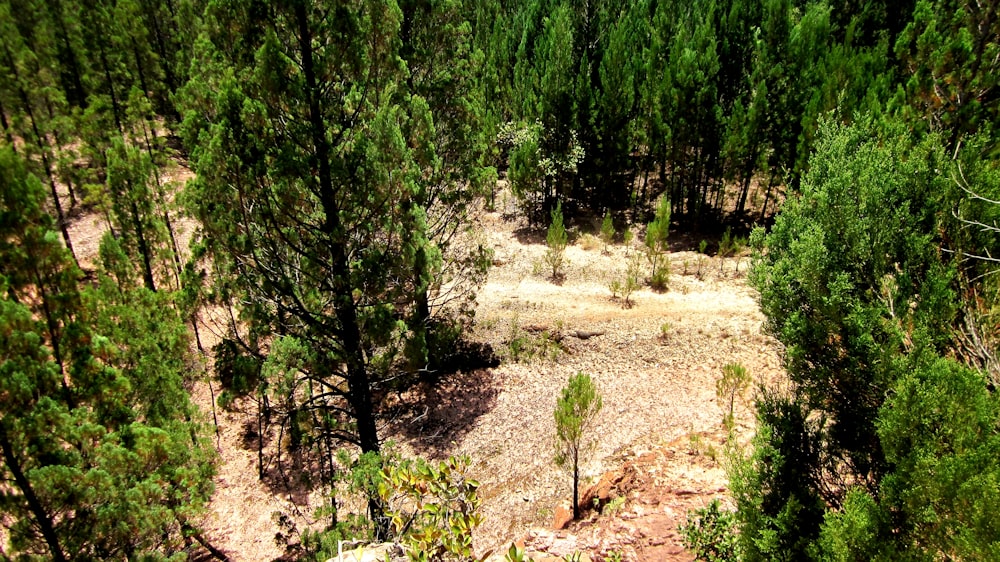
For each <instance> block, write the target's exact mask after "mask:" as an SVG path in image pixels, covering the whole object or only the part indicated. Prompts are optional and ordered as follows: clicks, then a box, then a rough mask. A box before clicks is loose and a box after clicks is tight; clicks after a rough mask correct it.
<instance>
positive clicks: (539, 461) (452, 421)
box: [390, 214, 781, 551]
mask: <svg viewBox="0 0 1000 562" xmlns="http://www.w3.org/2000/svg"><path fill="white" fill-rule="evenodd" d="M482 223H483V224H484V226H485V228H486V230H487V233H488V238H489V242H490V243H491V245H492V246H493V248H494V249H495V252H496V263H497V264H499V265H497V266H495V267H494V268H493V269H492V270H491V272H490V277H489V281H488V283H487V284H486V286H485V287H483V289H482V290H481V291H480V292H479V294H478V299H477V308H476V322H477V330H476V337H477V338H481V339H482V340H485V341H489V342H491V343H492V344H493V346H494V347H495V349H497V350H498V352H500V353H501V354H503V353H508V354H509V352H510V341H511V339H512V338H513V337H517V336H524V337H528V338H531V337H534V338H536V339H537V338H539V337H540V336H539V335H538V332H537V330H538V329H539V328H547V329H548V330H549V331H550V332H553V333H558V334H560V335H562V336H563V337H562V340H561V345H562V348H563V349H562V351H559V352H557V353H555V358H554V359H550V358H534V359H531V360H529V361H526V362H506V363H505V364H503V365H502V366H500V367H499V368H496V369H492V370H485V371H479V372H476V373H471V374H466V375H461V374H460V375H455V376H453V377H451V378H449V379H447V380H445V381H444V385H443V389H441V390H439V391H436V394H434V395H433V396H432V398H434V399H432V400H427V398H428V396H426V395H424V394H422V393H419V392H416V393H413V394H412V395H411V396H408V397H406V398H408V399H410V400H411V401H412V406H413V407H412V409H411V412H412V413H411V414H410V416H409V418H404V419H401V420H397V422H396V423H395V424H394V425H393V427H392V430H391V431H390V435H391V436H393V437H394V438H396V439H398V440H399V441H400V442H401V443H402V444H403V445H404V446H405V447H406V448H407V449H408V450H409V451H412V452H413V453H416V454H423V455H427V456H434V457H436V456H442V455H446V454H465V455H469V456H470V457H471V458H472V459H473V462H474V469H473V476H474V477H476V478H477V479H479V480H480V482H481V483H482V488H481V489H480V495H481V497H482V499H483V508H482V511H483V514H484V515H485V523H484V524H483V526H482V527H480V529H479V530H478V531H477V534H476V544H477V547H478V548H479V549H480V551H485V550H488V549H498V548H500V547H501V546H503V545H505V544H508V543H510V542H511V541H513V540H516V539H517V538H518V537H522V536H524V535H525V533H526V532H527V531H528V530H529V529H530V528H532V527H540V526H541V527H544V526H548V525H549V524H551V519H552V513H553V511H554V509H555V508H556V507H557V506H558V505H561V504H566V503H567V502H568V500H569V498H570V495H571V481H570V479H569V477H568V476H567V474H566V473H565V472H563V471H561V470H560V469H558V468H557V467H556V466H555V465H554V463H553V460H552V459H553V438H554V422H553V414H552V412H553V409H554V408H555V402H556V398H557V396H558V394H559V391H560V389H561V388H562V387H563V386H564V385H565V384H566V380H567V379H568V377H569V376H571V375H573V374H575V373H577V372H580V371H583V372H587V373H589V374H591V375H592V376H593V378H594V380H595V383H596V384H597V386H598V388H599V390H600V391H601V393H602V395H603V397H604V409H603V411H602V413H601V415H600V420H599V421H598V423H597V426H596V427H595V429H594V431H593V435H594V437H595V438H596V448H595V450H594V452H593V454H592V455H591V459H592V462H590V463H588V464H587V466H586V468H585V471H584V477H585V478H587V479H594V478H596V477H598V476H599V475H600V474H602V473H603V472H605V471H608V470H612V469H614V468H616V467H618V466H619V465H621V464H622V463H623V462H624V461H625V460H627V459H635V458H639V457H641V456H642V455H644V454H646V453H650V452H654V453H655V454H656V455H659V456H658V457H657V458H661V459H673V458H674V457H673V456H671V455H668V454H666V453H664V451H666V450H668V449H664V447H665V446H666V445H667V444H669V443H675V444H676V443H677V442H678V440H681V441H684V440H686V439H687V438H688V436H689V435H692V434H704V435H708V436H712V435H716V436H717V435H718V434H719V431H718V430H719V428H720V422H721V418H722V414H723V410H722V409H721V408H720V406H719V404H718V403H717V399H716V396H715V381H716V379H717V378H718V377H719V375H720V373H721V368H722V366H723V365H725V364H727V363H731V362H739V363H742V364H743V365H744V366H746V367H747V368H748V369H749V370H750V372H751V373H752V374H753V375H754V377H755V380H760V381H763V380H772V379H774V378H775V377H778V376H780V372H781V371H780V363H779V358H778V354H777V346H776V343H775V342H774V340H772V339H771V338H769V337H766V336H764V335H763V334H762V333H761V325H762V322H763V316H762V315H761V313H760V311H759V309H758V307H757V304H756V301H755V300H754V293H753V291H752V290H751V289H749V288H748V287H747V286H746V282H745V278H744V273H743V272H742V271H741V272H740V273H739V274H737V273H736V271H735V266H736V261H735V260H732V259H730V260H727V263H726V264H725V268H726V269H725V273H724V274H720V272H719V261H718V260H717V259H716V260H712V261H710V262H709V263H707V264H704V267H703V268H702V276H701V278H699V277H698V276H696V275H694V273H695V270H696V263H697V259H698V257H697V255H696V254H694V253H691V252H678V253H674V254H671V255H670V259H671V262H672V269H673V271H674V275H673V276H672V277H671V280H670V286H669V290H667V291H665V292H662V293H657V292H652V291H647V290H644V291H638V292H636V293H635V294H634V295H633V296H632V299H631V300H633V301H634V303H635V304H634V306H633V307H631V308H623V306H622V303H621V302H620V301H617V300H612V299H611V298H610V297H611V293H610V291H609V289H608V280H609V279H610V278H612V276H615V275H618V276H619V277H620V276H622V275H623V272H624V268H625V263H626V261H627V258H626V255H627V253H628V252H635V251H637V248H630V249H627V248H624V247H622V246H620V245H619V246H615V247H612V248H611V249H610V253H609V254H607V255H604V254H602V252H601V249H599V248H598V249H593V250H589V251H588V250H584V249H583V248H581V247H580V246H575V245H574V246H570V247H569V248H568V249H567V261H568V265H567V268H566V274H565V278H564V280H562V281H561V283H558V284H557V283H553V282H552V281H551V280H549V279H547V278H546V276H545V274H544V273H542V274H538V273H536V271H537V270H538V267H537V266H536V265H535V264H537V263H539V262H540V261H541V260H542V257H543V255H544V251H545V246H544V245H543V244H542V243H540V242H537V243H532V242H533V241H535V240H539V241H540V240H541V239H542V235H540V234H538V233H535V234H534V235H532V233H530V232H527V233H526V232H525V231H524V230H523V229H522V230H517V229H518V228H522V227H523V225H519V224H512V223H510V222H507V221H504V220H503V219H502V218H501V217H500V216H499V215H497V214H487V215H484V217H483V221H482ZM522 240H524V241H525V242H522ZM685 261H687V262H688V265H687V270H688V272H689V274H688V275H683V271H684V269H685V266H684V262H685ZM744 261H745V260H744ZM744 267H745V264H744ZM664 324H666V328H665V329H663V326H664ZM515 326H516V327H515ZM529 330H536V332H531V331H529ZM578 330H579V331H583V332H603V335H598V336H594V337H590V338H588V339H579V338H576V337H573V336H572V335H570V334H572V333H573V332H576V331H578ZM552 347H554V346H550V350H551V348H552ZM751 418H752V416H751V415H750V414H749V412H747V411H746V410H745V408H742V407H741V409H740V411H739V413H738V416H737V420H738V421H739V422H742V424H743V425H741V426H740V427H739V429H740V432H741V433H742V434H744V435H746V434H748V433H749V431H748V430H749V429H750V428H749V427H748V426H747V425H745V424H746V423H748V422H750V421H751ZM709 439H711V438H709ZM720 448H721V447H720ZM674 464H677V465H678V466H681V465H683V464H684V463H680V462H679V461H678V462H677V463H674V462H672V461H669V462H665V465H664V466H666V467H670V468H671V469H673V468H677V467H675V466H673V465H674ZM691 471H693V472H694V474H693V475H691V477H692V478H695V479H698V478H702V477H703V476H708V477H709V482H708V483H707V484H706V486H703V488H704V489H711V490H712V491H718V490H719V489H722V488H723V487H724V485H725V481H724V477H723V475H722V473H721V471H719V470H715V471H714V472H711V471H709V470H708V469H704V467H703V466H702V465H701V464H699V465H696V466H695V467H694V468H691V469H690V470H689V471H688V472H691ZM702 473H703V474H702ZM685 474H686V473H685ZM677 484H678V483H677V482H665V483H664V485H667V486H670V485H675V486H676V485H677ZM705 501H706V502H707V499H706V500H705ZM664 507H666V508H671V507H670V505H669V503H668V504H665V505H664ZM671 509H673V508H671ZM683 511H685V510H682V512H683Z"/></svg>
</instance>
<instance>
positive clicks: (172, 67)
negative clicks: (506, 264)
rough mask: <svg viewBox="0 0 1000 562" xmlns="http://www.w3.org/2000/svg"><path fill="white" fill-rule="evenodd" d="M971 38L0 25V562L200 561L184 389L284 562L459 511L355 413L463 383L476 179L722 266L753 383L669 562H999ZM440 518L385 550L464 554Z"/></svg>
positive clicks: (711, 24)
mask: <svg viewBox="0 0 1000 562" xmlns="http://www.w3.org/2000/svg"><path fill="white" fill-rule="evenodd" d="M998 8H1000V2H997V1H995V0H981V1H977V0H915V1H913V0H911V1H904V2H900V3H896V2H891V3H890V2H877V1H866V0H855V1H839V0H830V1H797V0H795V1H793V0H688V1H684V2H681V1H679V0H663V1H660V0H629V1H627V0H594V1H581V2H568V1H565V0H483V1H468V0H398V1H397V0H347V1H330V2H313V1H307V0H292V1H288V2H275V3H270V2H265V1H260V0H210V1H204V0H165V1H162V2H160V1H152V0H117V1H115V0H86V1H82V2H70V1H67V0H3V1H2V2H0V127H2V129H3V138H2V139H0V168H2V172H0V293H2V296H0V299H2V300H0V307H2V315H0V333H2V336H3V337H2V338H0V357H2V362H0V397H2V400H0V453H2V464H0V479H2V486H0V490H2V493H0V510H2V516H0V522H2V524H3V527H4V528H5V533H4V539H5V543H4V545H3V548H2V550H0V554H2V557H3V558H4V559H11V560H41V559H52V560H57V561H58V560H69V559H73V560H110V559H114V560H125V559H129V560H133V559H135V560H139V559H141V560H159V559H171V560H177V559H184V557H185V556H186V553H188V552H190V548H191V545H192V544H193V543H201V544H203V545H204V547H205V548H209V549H211V544H210V541H208V540H206V539H205V538H204V537H203V536H202V533H201V532H200V530H199V528H198V526H197V521H198V517H199V514H201V513H202V512H203V511H204V509H205V506H206V503H207V502H208V501H209V499H210V498H211V494H212V488H213V484H212V481H213V475H214V467H215V462H216V460H215V453H214V449H213V447H212V445H211V424H210V423H209V419H210V416H211V413H210V412H202V411H199V408H198V407H196V406H195V405H194V404H193V403H192V400H191V397H190V390H191V388H192V386H193V385H194V384H196V383H199V384H200V381H203V380H210V381H211V382H212V384H213V385H214V386H213V388H214V389H220V393H219V395H218V396H217V398H218V403H219V406H220V407H225V406H226V404H227V403H231V402H232V401H235V400H242V401H245V402H246V403H248V404H253V408H254V410H255V411H256V412H257V414H256V415H257V419H258V423H259V424H261V426H263V425H274V426H280V428H281V429H282V431H283V432H284V434H287V436H288V439H287V447H289V448H292V449H297V450H299V451H304V452H305V453H306V454H308V455H309V457H310V458H311V459H313V461H314V462H312V463H311V464H309V470H312V471H314V479H315V480H316V481H317V482H322V483H323V485H324V486H327V487H328V489H329V493H328V497H329V498H330V499H329V505H328V506H326V508H325V511H324V517H325V520H326V521H327V522H328V525H327V528H326V529H324V530H321V531H316V532H315V533H312V532H310V533H306V535H307V536H305V537H304V538H303V539H302V542H301V546H300V551H299V555H300V556H301V557H302V558H303V559H314V558H318V559H321V560H324V559H326V558H325V557H328V556H330V555H331V554H332V553H333V552H335V550H336V548H335V546H333V545H335V540H336V539H337V538H341V537H347V536H366V537H372V538H374V539H379V540H383V539H388V538H390V537H391V536H393V535H394V534H398V533H399V532H400V528H399V526H397V525H393V517H394V513H393V512H392V506H391V505H390V502H389V501H388V498H389V496H390V495H391V494H392V492H391V491H389V492H387V491H386V487H387V483H388V484H391V485H392V486H394V487H395V488H396V491H397V492H399V490H404V491H409V492H414V493H416V492H420V491H426V490H427V486H428V484H427V483H426V482H423V481H422V480H421V479H428V480H431V481H432V483H431V488H432V489H437V490H439V491H441V493H442V494H444V493H445V492H447V493H451V494H452V495H453V496H454V497H458V496H461V497H462V498H464V499H463V500H462V502H460V503H462V505H463V506H466V504H472V503H474V499H472V498H470V497H469V494H472V495H474V486H472V487H470V486H469V485H467V484H465V483H463V482H459V483H456V482H455V481H453V480H449V478H450V476H449V475H450V474H452V473H453V472H460V470H459V469H460V466H458V465H454V466H450V467H443V468H442V469H441V470H437V469H428V468H426V466H424V467H422V468H412V469H411V468H407V467H408V466H409V465H407V464H406V463H402V464H400V462H401V461H398V460H393V459H391V458H386V457H384V456H382V455H381V454H380V453H381V452H382V445H383V436H382V435H380V434H379V429H378V428H379V425H378V417H379V412H380V400H381V399H382V398H383V397H384V395H385V392H386V390H387V389H390V388H397V387H398V386H399V385H405V384H406V383H407V381H408V380H411V379H412V378H413V377H418V376H420V375H421V374H422V373H426V372H430V371H433V370H435V369H437V368H439V367H440V368H444V367H443V366H444V365H447V364H454V363H455V362H461V361H463V360H467V358H466V357H464V356H460V355H461V354H462V353H463V350H467V349H468V346H467V345H465V344H463V333H464V332H465V331H466V330H467V329H468V328H469V325H470V322H471V315H470V314H469V312H470V310H471V307H473V306H474V302H473V300H472V297H473V295H474V293H475V290H476V289H477V288H478V287H479V286H480V285H481V283H482V282H483V279H484V278H485V276H486V274H487V272H488V267H489V265H490V263H491V261H492V260H491V255H490V252H489V249H488V248H485V247H483V246H482V245H477V244H474V243H472V244H470V243H468V240H470V239H473V240H474V237H470V236H471V235H470V233H469V231H470V229H473V228H474V224H473V223H472V222H471V221H470V220H469V219H468V217H469V213H470V211H471V210H472V209H474V208H477V207H479V206H487V207H490V206H493V205H495V204H496V197H497V196H498V195H497V185H498V183H497V182H498V179H501V180H506V182H507V185H509V188H510V193H512V194H513V197H515V198H516V201H517V205H518V206H519V207H520V208H521V209H522V210H523V212H524V214H525V216H527V217H528V218H529V221H531V222H532V223H533V224H535V225H538V226H545V225H547V224H548V221H549V217H550V216H553V215H552V212H553V211H554V210H556V209H559V213H560V216H561V214H562V213H565V215H566V217H567V218H568V219H569V220H570V221H577V222H578V223H579V224H584V223H586V222H587V221H589V220H592V219H593V218H595V217H598V218H599V217H603V216H610V217H611V218H612V220H613V222H614V223H615V224H616V225H618V226H619V227H624V226H626V225H635V227H636V228H640V229H644V228H645V226H644V225H645V224H646V223H647V222H648V221H650V220H653V219H654V217H655V220H663V221H666V222H669V223H670V226H671V227H672V230H673V231H674V232H694V231H697V232H709V233H714V232H721V231H722V229H723V228H725V227H727V226H728V227H730V228H732V229H734V231H736V232H739V233H742V234H750V243H751V246H752V247H753V251H754V265H753V268H752V272H751V274H750V282H751V283H752V284H753V286H754V287H755V288H756V289H757V290H758V291H759V293H760V304H761V307H762V309H763V311H764V313H765V314H766V316H767V318H768V324H767V328H768V330H769V331H770V333H771V334H773V335H774V336H775V337H776V338H777V339H778V340H779V341H780V342H781V344H782V345H783V353H784V361H785V366H786V369H787V373H788V378H789V383H788V385H786V386H784V387H782V388H780V389H779V388H762V389H760V390H759V392H758V395H757V400H756V412H757V418H758V421H757V424H758V433H757V436H756V437H755V438H754V441H753V444H752V446H751V447H750V448H749V449H748V450H746V451H742V452H739V451H737V452H733V453H732V458H731V459H730V462H729V464H730V467H729V473H730V479H731V488H732V493H733V498H734V500H735V506H736V510H735V511H734V512H732V513H724V514H722V515H719V514H718V513H715V516H714V517H707V516H706V517H703V518H702V519H700V521H701V523H700V525H701V527H700V530H701V532H700V534H697V536H696V539H695V540H693V543H692V546H693V548H695V551H696V552H697V553H698V556H699V557H701V558H702V559H706V560H715V559H718V560H723V559H726V560H729V559H739V560H809V559H816V560H940V559H949V560H950V559H968V560H996V559H1000V538H998V537H1000V519H998V518H997V515H996V514H997V513H998V512H1000V467H998V465H997V462H996V460H997V458H998V457H1000V397H998V394H997V389H998V384H1000V356H998V355H997V342H998V338H1000V300H998V289H1000V277H998V275H997V272H998V271H1000V222H998V220H1000V169H998V161H997V155H998V153H1000V146H998V144H997V140H998V136H997V135H998V134H1000V88H998V85H997V80H998V79H1000V9H998ZM172 161H183V162H185V163H187V165H189V166H190V167H191V169H192V171H193V172H194V178H193V179H191V180H190V181H188V182H186V184H185V185H184V187H183V189H178V187H177V185H175V184H174V183H173V182H172V181H170V180H169V179H168V178H167V177H165V175H164V173H163V170H164V169H165V167H166V166H167V164H168V163H169V162H172ZM658 206H659V207H661V209H660V210H659V212H658V211H657V207H658ZM667 207H669V208H667ZM84 210H87V211H93V212H97V213H99V215H100V216H101V217H103V220H104V222H105V223H106V233H105V235H104V237H103V239H102V240H101V242H100V250H99V255H98V256H97V258H96V259H95V260H94V263H93V264H92V265H91V264H89V263H88V264H86V265H85V269H84V268H81V265H83V264H81V262H80V261H79V256H78V253H77V251H76V250H75V248H74V242H76V241H75V240H73V239H72V238H71V236H70V233H69V230H68V225H69V224H70V221H71V220H73V217H74V216H78V215H79V214H80V213H82V212H84ZM664 217H669V218H664ZM179 218H183V219H185V220H194V221H196V223H197V225H198V228H197V233H196V236H195V238H194V240H192V242H191V245H190V247H186V244H183V243H182V241H181V240H180V238H179V237H178V236H177V228H176V222H177V221H178V220H179ZM755 226H756V228H755ZM751 232H752V234H751ZM666 233H667V230H666V227H664V230H663V237H664V239H665V238H666ZM208 311H211V312H212V314H215V315H221V316H222V317H225V318H227V319H228V325H229V330H228V333H226V334H225V337H224V338H223V339H222V341H221V343H218V344H217V345H214V346H212V348H211V349H206V347H207V346H204V345H203V343H202V338H201V335H200V334H199V318H200V317H201V315H203V314H207V313H208ZM202 357H210V358H211V360H212V362H211V366H210V368H209V369H208V372H207V373H203V372H202V370H201V368H200V367H199V365H200V364H201V358H202ZM263 447H264V445H263V443H261V444H260V450H259V454H260V455H261V464H260V476H261V478H263V477H264V466H263V465H264V461H263V455H264V451H263ZM455 462H457V461H455ZM458 464H461V463H458ZM438 480H443V482H444V483H442V482H438ZM342 494H343V495H353V496H355V497H361V498H363V501H362V502H361V503H366V504H367V509H355V510H353V511H357V512H356V513H351V511H352V510H351V509H349V508H348V507H347V506H348V505H349V502H348V503H342V502H341V498H340V497H339V496H340V495H342ZM455 501H458V500H455ZM355 503H357V502H355ZM350 505H354V504H350ZM428 505H430V504H428ZM443 505H453V504H443ZM459 511H460V512H461V513H460V515H461V516H462V517H458V516H457V515H447V516H446V515H442V514H441V513H439V512H435V513H432V514H426V515H427V517H425V518H424V519H421V520H420V521H419V522H418V523H415V524H413V525H408V526H406V528H405V529H404V530H405V532H407V533H410V534H411V535H415V534H418V533H419V538H417V539H413V540H415V541H417V542H418V543H419V544H421V545H422V546H423V547H424V548H426V549H427V552H429V553H430V554H426V556H429V557H430V558H433V559H444V558H448V557H453V558H455V559H468V558H470V557H471V551H470V550H469V549H470V546H469V545H470V541H471V538H470V533H471V530H470V529H471V527H474V517H472V516H470V515H469V514H468V513H467V512H466V511H464V507H463V510H459ZM703 515H704V514H703ZM435 525H437V526H439V527H444V528H445V531H441V532H438V533H435V532H433V528H434V527H435ZM455 529H457V531H456V530H455ZM463 530H464V532H463ZM411 538H412V537H411ZM431 539H433V540H431ZM420 541H423V542H420ZM220 556H221V553H220ZM463 557H464V558H463Z"/></svg>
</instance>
